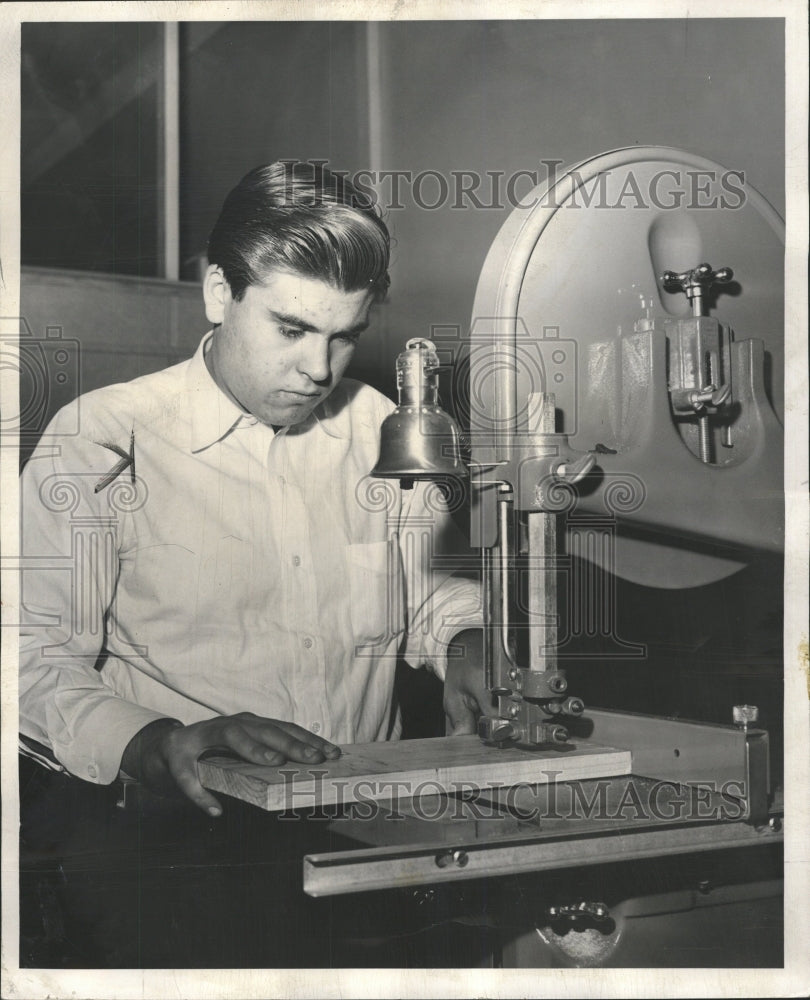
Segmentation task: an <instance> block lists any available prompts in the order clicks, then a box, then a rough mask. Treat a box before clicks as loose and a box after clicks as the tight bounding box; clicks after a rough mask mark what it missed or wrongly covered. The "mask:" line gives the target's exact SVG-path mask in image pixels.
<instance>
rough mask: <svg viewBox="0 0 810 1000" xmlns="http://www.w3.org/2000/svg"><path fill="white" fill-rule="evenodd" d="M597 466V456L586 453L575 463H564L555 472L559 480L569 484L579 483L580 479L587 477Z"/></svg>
mask: <svg viewBox="0 0 810 1000" xmlns="http://www.w3.org/2000/svg"><path fill="white" fill-rule="evenodd" d="M595 464H596V456H595V455H591V454H590V453H589V452H586V453H585V454H584V455H581V456H580V457H579V458H577V459H575V460H574V461H573V462H562V463H561V464H560V465H558V466H557V468H556V469H555V470H554V475H555V476H556V477H557V479H564V480H565V482H567V483H578V482H579V481H580V479H582V478H583V477H584V476H587V475H588V473H589V472H590V471H591V469H592V468H593V467H594V465H595Z"/></svg>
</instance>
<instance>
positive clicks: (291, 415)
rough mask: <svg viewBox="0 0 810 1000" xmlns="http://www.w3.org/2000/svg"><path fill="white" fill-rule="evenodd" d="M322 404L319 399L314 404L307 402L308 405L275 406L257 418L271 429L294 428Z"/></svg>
mask: <svg viewBox="0 0 810 1000" xmlns="http://www.w3.org/2000/svg"><path fill="white" fill-rule="evenodd" d="M320 402H321V399H320V397H319V398H318V399H316V400H315V401H314V402H311V401H307V403H306V404H291V405H288V406H274V407H273V409H272V410H268V411H267V412H266V413H263V414H257V416H258V417H259V420H261V422H262V423H263V424H267V425H268V426H269V427H292V426H293V425H295V424H301V423H303V422H304V421H305V420H306V419H307V418H308V417H309V416H310V414H311V413H312V411H313V410H314V409H315V407H316V406H318V404H319V403H320Z"/></svg>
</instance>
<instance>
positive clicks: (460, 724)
mask: <svg viewBox="0 0 810 1000" xmlns="http://www.w3.org/2000/svg"><path fill="white" fill-rule="evenodd" d="M444 711H445V715H446V726H445V732H446V733H447V735H448V736H465V735H468V734H469V735H472V734H474V733H475V732H476V731H477V717H476V712H475V710H474V709H473V707H472V706H471V705H470V704H469V702H468V701H467V699H466V698H465V697H463V696H462V695H460V694H458V693H453V694H451V695H448V697H447V698H445V702H444Z"/></svg>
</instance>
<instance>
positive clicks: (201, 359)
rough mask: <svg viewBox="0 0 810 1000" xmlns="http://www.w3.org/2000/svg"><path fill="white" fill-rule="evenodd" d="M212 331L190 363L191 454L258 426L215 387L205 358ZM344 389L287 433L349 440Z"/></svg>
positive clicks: (330, 397)
mask: <svg viewBox="0 0 810 1000" xmlns="http://www.w3.org/2000/svg"><path fill="white" fill-rule="evenodd" d="M212 336H213V330H209V331H208V333H207V334H206V335H205V336H204V337H203V339H202V340H201V341H200V344H199V346H198V348H197V350H196V351H195V353H194V357H193V358H192V359H191V361H190V362H189V368H188V377H187V383H186V387H187V389H188V399H189V408H190V412H191V441H190V446H191V451H192V452H198V451H204V450H205V449H206V448H209V447H210V446H211V445H212V444H215V443H216V442H217V441H221V440H222V439H223V438H224V437H227V436H228V434H230V433H231V431H233V430H234V429H235V428H236V427H237V426H238V425H239V424H240V423H248V424H255V423H257V420H256V418H255V417H253V416H251V414H249V413H245V412H244V411H243V410H241V409H240V408H239V407H238V406H237V405H236V403H234V402H233V400H231V399H229V398H228V397H227V396H226V395H225V393H224V392H223V391H222V390H221V389H220V387H219V386H218V385H217V384H216V382H215V381H214V379H213V378H212V377H211V373H210V372H209V371H208V366H207V365H206V363H205V354H206V351H207V350H208V344H209V343H210V341H211V337H212ZM346 402H347V400H346V398H345V394H344V392H341V386H338V387H337V389H336V390H335V391H334V392H332V393H331V394H330V395H329V396H327V398H326V399H325V400H324V401H323V402H322V403H321V404H320V405H319V406H318V407H316V408H315V410H313V412H312V413H311V414H310V416H309V417H307V419H306V420H304V421H303V422H302V423H300V424H293V425H292V426H291V427H289V428H288V429H287V433H288V434H290V433H292V434H303V433H304V432H305V431H307V430H308V429H309V428H310V427H312V426H313V425H316V424H317V426H318V427H320V428H321V430H322V431H323V432H324V433H325V434H327V435H328V436H329V437H332V438H348V437H350V429H349V415H348V412H347V407H346V405H345V404H346Z"/></svg>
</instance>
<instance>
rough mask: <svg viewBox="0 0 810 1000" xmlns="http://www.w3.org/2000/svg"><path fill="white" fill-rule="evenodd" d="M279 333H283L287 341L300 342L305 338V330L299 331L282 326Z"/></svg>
mask: <svg viewBox="0 0 810 1000" xmlns="http://www.w3.org/2000/svg"><path fill="white" fill-rule="evenodd" d="M279 331H280V332H281V336H282V337H286V338H287V340H298V339H299V338H300V337H303V336H304V331H303V330H297V329H296V328H295V327H292V326H280V327H279Z"/></svg>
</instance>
